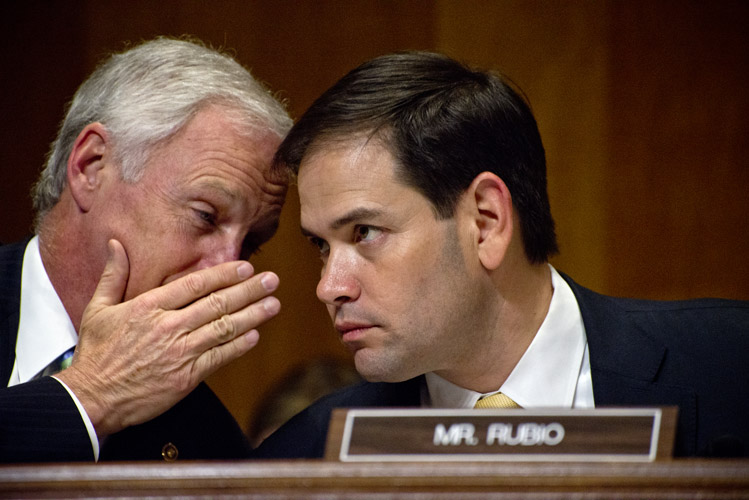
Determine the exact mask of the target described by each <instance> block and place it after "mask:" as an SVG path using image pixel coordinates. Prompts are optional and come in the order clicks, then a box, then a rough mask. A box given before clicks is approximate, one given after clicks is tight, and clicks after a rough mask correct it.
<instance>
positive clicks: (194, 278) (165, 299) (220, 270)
mask: <svg viewBox="0 0 749 500" xmlns="http://www.w3.org/2000/svg"><path fill="white" fill-rule="evenodd" d="M254 272H255V271H254V269H253V268H252V265H251V264H250V263H249V262H247V261H239V262H225V263H223V264H219V265H217V266H214V267H211V268H209V269H203V270H201V271H196V272H194V273H190V274H188V275H186V276H183V277H181V278H180V279H178V280H175V281H173V282H171V283H167V284H166V285H164V286H161V287H159V288H156V289H154V290H151V291H150V292H146V293H145V294H144V295H146V294H148V295H149V296H150V297H151V300H154V301H155V303H156V304H157V305H158V306H159V307H161V308H162V309H167V310H169V309H179V308H181V307H184V306H186V305H187V304H190V303H192V302H194V301H196V300H197V299H199V298H201V297H205V296H206V295H209V294H210V293H211V292H215V291H216V290H220V289H222V288H226V287H229V286H232V285H235V284H237V283H240V282H242V281H244V280H246V279H247V278H249V277H250V276H252V274H253V273H254Z"/></svg>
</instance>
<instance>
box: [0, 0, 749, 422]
mask: <svg viewBox="0 0 749 500" xmlns="http://www.w3.org/2000/svg"><path fill="white" fill-rule="evenodd" d="M748 6H749V4H747V3H746V2H743V1H740V0H739V1H717V2H715V1H710V0H701V1H691V2H676V1H659V2H652V1H647V0H635V1H627V2H620V1H615V0H608V1H593V0H589V1H588V0H584V1H580V2H578V1H572V0H567V1H563V0H497V1H490V0H485V1H478V0H468V1H460V2H458V1H453V0H433V1H426V0H422V1H396V0H388V1H374V0H372V1H363V0H354V1H343V0H335V1H333V0H329V1H324V2H313V1H302V0H300V1H291V0H287V1H278V2H266V1H262V0H253V1H241V0H236V1H229V0H220V1H212V2H202V1H197V0H183V1H177V0H168V1H161V2H153V1H150V0H127V1H126V0H107V1H93V0H81V1H78V2H64V1H38V0H32V1H29V2H22V1H10V2H5V3H3V5H2V6H0V37H2V38H0V41H1V44H0V47H1V48H0V51H1V52H0V85H1V90H2V92H1V93H0V116H2V120H0V210H1V211H2V214H3V215H2V223H1V224H0V241H5V242H8V241H13V240H15V239H17V238H19V237H21V236H23V235H24V234H27V233H28V231H29V228H30V225H31V221H32V218H33V215H32V213H31V203H30V199H29V196H28V192H29V189H30V187H31V185H32V184H33V182H34V180H35V178H36V176H37V174H38V172H39V169H40V167H41V165H42V163H43V161H44V156H45V154H46V150H47V145H48V144H49V143H50V142H51V141H52V139H53V138H54V134H55V130H56V127H57V124H58V122H59V120H60V119H61V118H62V110H63V105H64V103H65V102H66V101H67V100H68V99H69V98H70V97H71V96H72V94H73V92H74V91H75V88H76V87H77V86H78V84H79V83H80V82H81V81H82V80H83V79H84V78H85V77H86V75H87V74H88V73H89V72H90V71H91V70H92V69H93V66H94V64H95V63H96V61H97V60H99V58H100V57H101V56H102V55H104V54H105V53H107V52H109V51H111V50H119V49H121V48H122V47H123V42H126V41H130V42H137V41H139V40H142V39H148V38H151V37H153V36H155V35H174V36H176V35H182V34H191V35H195V36H197V37H199V38H201V39H203V40H205V41H207V42H210V43H211V44H213V45H214V46H224V47H229V48H232V49H233V50H234V52H235V53H236V56H237V58H238V59H239V60H240V61H241V62H242V63H243V64H245V65H246V66H248V67H250V68H251V69H252V70H253V73H254V74H255V75H256V76H257V77H258V78H260V79H261V80H264V81H265V82H267V83H268V84H269V85H270V86H271V87H272V88H273V89H275V90H277V91H279V92H281V95H282V96H283V97H285V98H286V99H288V103H289V109H290V111H291V112H292V114H293V115H294V116H299V115H300V114H301V113H302V112H303V111H304V109H306V107H307V106H308V105H309V104H310V103H311V101H312V100H313V99H314V98H315V97H316V96H317V95H318V94H320V93H321V92H322V91H324V90H325V89H326V88H327V87H328V86H329V85H331V84H332V83H333V82H334V81H335V80H337V79H338V78H339V77H340V76H342V75H343V74H344V73H345V72H346V71H347V70H349V69H351V68H352V67H354V66H355V65H356V64H358V63H360V62H362V61H364V60H366V59H368V58H370V57H373V56H376V55H379V54H383V53H387V52H391V51H395V50H402V49H433V50H440V51H443V52H446V53H448V54H450V55H452V56H454V57H457V58H459V59H462V60H465V61H467V62H470V63H473V64H475V65H478V66H482V67H486V68H493V69H497V70H501V71H502V72H504V73H505V74H507V75H509V76H510V77H511V78H512V79H513V80H514V81H515V82H516V83H518V84H519V85H520V86H521V87H522V88H523V89H524V90H525V92H526V93H527V95H528V97H529V99H530V101H531V104H532V106H533V109H534V112H535V114H536V117H537V120H538V122H539V127H540V129H541V134H542V137H543V139H544V143H545V146H546V151H547V160H548V165H549V191H550V197H551V203H552V210H553V212H554V214H555V218H556V221H557V228H558V234H559V239H560V243H561V250H562V252H561V254H560V255H559V256H558V257H556V258H555V259H554V264H555V265H557V266H558V267H559V268H560V269H562V270H564V271H566V272H568V273H569V274H571V275H572V276H573V277H575V278H576V279H578V281H580V282H581V283H583V284H585V285H587V286H590V287H592V288H595V289H597V290H599V291H602V292H605V293H610V294H617V295H630V296H640V297H648V298H684V297H693V296H702V295H717V296H724V297H732V298H741V299H749V265H747V256H748V255H749V237H748V236H747V231H746V230H745V229H744V226H743V224H744V221H745V218H746V217H747V215H749V196H748V195H747V194H746V191H747V189H748V188H749V165H748V164H747V146H746V138H747V137H748V136H749V134H748V132H749V124H748V123H747V116H748V114H747V111H748V110H747V96H746V87H747V82H748V78H747V77H748V74H749V73H748V70H749V68H748V67H747V66H748V63H749V58H748V56H749V54H748V50H749V43H748V42H749V40H748V38H749V37H748V35H747V32H748V31H747V30H746V29H745V28H746V26H747V21H749V19H748V18H749V16H748V15H747V14H748V13H749V7H748ZM298 210H299V205H298V199H297V197H296V194H295V193H294V192H293V190H292V192H291V194H290V196H289V200H288V202H287V206H286V207H285V209H284V212H283V215H282V223H281V229H280V230H279V233H278V235H277V236H276V237H275V238H274V239H273V240H272V241H271V242H270V243H269V244H268V245H267V246H266V247H265V248H264V249H263V252H262V253H261V254H260V255H259V256H258V258H257V259H256V260H255V261H254V264H255V265H256V267H257V268H259V269H272V270H274V271H276V272H277V273H278V274H279V275H280V277H281V281H282V287H281V290H280V291H279V294H278V295H279V298H280V299H281V301H282V304H283V310H282V313H281V315H280V317H278V318H276V319H274V320H273V321H272V322H271V323H270V324H268V325H267V326H266V327H264V328H262V330H261V334H262V338H261V343H260V345H258V347H256V348H255V349H254V350H253V351H252V352H251V353H250V354H249V355H247V356H246V357H245V358H243V359H242V360H239V361H237V362H235V363H233V364H231V365H230V366H228V367H225V368H224V369H222V370H221V371H219V372H218V373H216V374H215V375H213V376H212V377H211V378H210V379H209V383H210V384H211V385H212V387H214V389H215V390H216V392H217V393H218V394H219V395H220V396H221V398H222V399H223V400H224V401H225V402H226V403H227V405H228V406H229V407H230V409H231V410H232V411H233V412H234V414H235V416H236V417H237V419H238V420H239V421H240V422H241V423H243V424H244V423H246V422H247V421H248V419H249V418H251V417H252V416H253V415H254V413H255V411H256V409H257V404H258V401H259V400H260V397H261V396H262V395H263V394H264V393H265V392H266V391H267V390H268V388H270V387H271V386H272V385H273V384H274V383H276V382H277V381H278V380H280V379H281V377H282V376H283V375H284V374H285V373H286V372H287V371H288V370H289V369H290V368H292V367H294V366H297V365H298V364H300V363H302V362H304V361H305V360H309V359H314V358H320V357H332V358H336V359H341V360H348V355H347V354H346V353H345V352H344V351H343V349H342V348H341V347H340V346H339V344H338V341H337V339H336V338H335V335H334V334H333V332H332V328H331V327H330V325H329V320H328V318H327V315H326V313H325V311H324V309H323V307H322V306H321V305H320V304H318V302H317V301H316V299H315V297H314V289H315V285H316V280H317V277H318V275H319V269H318V266H319V265H318V261H317V257H316V256H315V253H314V251H312V249H311V248H308V245H307V243H306V242H305V241H304V239H303V238H302V237H301V236H300V234H299V230H298Z"/></svg>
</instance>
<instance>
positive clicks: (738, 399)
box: [255, 276, 749, 458]
mask: <svg viewBox="0 0 749 500" xmlns="http://www.w3.org/2000/svg"><path fill="white" fill-rule="evenodd" d="M565 279H566V280H567V282H568V283H569V284H570V286H571V287H572V291H573V292H574V294H575V297H576V298H577V302H578V304H579V305H580V310H581V311H582V316H583V322H584V324H585V331H586V334H587V337H588V347H589V350H590V365H591V372H592V378H593V394H594V397H595V402H596V406H597V407H602V406H622V405H632V406H656V405H657V406H672V405H673V406H678V408H679V420H678V426H677V435H676V443H675V449H674V454H675V455H676V456H696V455H699V456H736V455H744V456H746V455H748V454H749V390H748V389H747V388H748V387H749V368H748V367H747V359H749V302H737V301H728V300H720V299H701V300H692V301H680V302H655V301H645V300H631V299H616V298H612V297H606V296H604V295H599V294H597V293H595V292H592V291H590V290H587V289H585V288H583V287H581V286H580V285H578V284H576V283H575V282H573V281H572V280H571V279H570V278H569V277H567V276H565ZM423 384H424V377H423V376H421V377H417V378H415V379H412V380H408V381H406V382H401V383H397V384H388V383H367V382H365V383H363V384H360V385H357V386H353V387H350V388H346V389H343V390H342V391H339V392H337V393H334V394H333V395H331V396H328V397H326V398H323V399H321V400H320V401H318V402H317V403H315V404H314V405H312V406H311V407H310V408H308V409H307V410H305V411H303V412H302V413H300V414H299V415H297V416H296V417H294V418H293V419H291V420H290V421H289V422H288V423H287V424H286V425H284V426H283V427H281V429H279V430H278V431H277V432H276V433H274V434H273V435H272V436H271V437H270V438H268V439H267V440H266V441H265V442H264V443H263V444H262V445H261V446H260V447H259V448H258V449H257V450H255V453H256V455H257V456H258V457H259V458H295V457H321V456H322V455H323V453H324V447H325V439H326V434H327V430H328V421H329V419H330V412H331V411H332V409H333V408H340V407H343V408H367V407H386V406H390V407H409V406H419V405H420V391H421V387H422V385H423Z"/></svg>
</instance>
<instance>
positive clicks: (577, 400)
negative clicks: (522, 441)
mask: <svg viewBox="0 0 749 500" xmlns="http://www.w3.org/2000/svg"><path fill="white" fill-rule="evenodd" d="M549 269H550V271H551V284H552V287H553V289H554V291H553V294H552V298H551V303H550V305H549V312H548V313H547V314H546V318H544V321H543V323H542V324H541V327H540V328H539V330H538V332H537V333H536V336H535V337H534V338H533V341H532V342H531V344H530V345H529V346H528V349H527V350H526V351H525V353H524V354H523V356H522V357H521V358H520V361H518V363H517V365H515V368H514V369H513V370H512V372H511V373H510V376H509V377H507V380H506V381H505V382H504V384H502V386H501V387H498V388H497V389H496V390H495V391H491V392H490V393H487V394H481V393H478V392H475V391H471V390H469V389H464V388H462V387H459V386H457V385H455V384H452V383H451V382H449V381H447V380H445V379H443V378H442V377H440V376H439V375H436V374H434V373H427V374H426V382H427V391H425V392H426V393H425V395H424V397H423V398H422V405H423V406H431V407H434V408H473V407H474V405H475V404H476V401H478V400H479V398H481V397H483V396H485V395H488V394H493V393H495V392H497V391H500V392H502V393H503V394H506V395H507V396H508V397H510V398H512V400H514V401H515V402H516V403H517V404H519V405H520V406H521V407H523V408H550V407H552V408H593V407H594V406H595V403H594V399H593V380H592V378H591V374H590V357H589V353H588V341H587V338H586V336H585V326H584V325H583V318H582V314H581V313H580V308H579V307H578V305H577V300H575V295H574V293H572V289H570V287H569V285H568V284H567V282H566V281H564V278H562V276H561V275H560V274H559V273H558V272H557V270H556V269H554V268H553V267H552V266H551V265H549Z"/></svg>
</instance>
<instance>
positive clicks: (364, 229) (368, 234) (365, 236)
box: [354, 226, 382, 243]
mask: <svg viewBox="0 0 749 500" xmlns="http://www.w3.org/2000/svg"><path fill="white" fill-rule="evenodd" d="M380 234H382V230H381V229H377V228H376V227H372V226H356V228H355V229H354V240H355V241H356V242H357V243H358V242H360V241H372V240H374V239H375V238H377V237H378V236H379V235H380Z"/></svg>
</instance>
